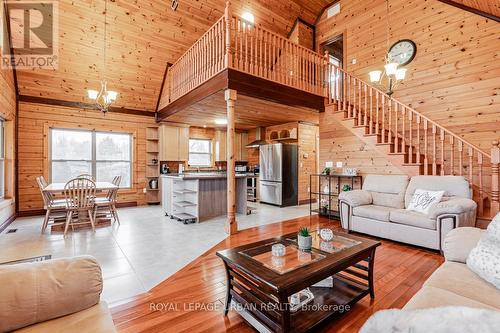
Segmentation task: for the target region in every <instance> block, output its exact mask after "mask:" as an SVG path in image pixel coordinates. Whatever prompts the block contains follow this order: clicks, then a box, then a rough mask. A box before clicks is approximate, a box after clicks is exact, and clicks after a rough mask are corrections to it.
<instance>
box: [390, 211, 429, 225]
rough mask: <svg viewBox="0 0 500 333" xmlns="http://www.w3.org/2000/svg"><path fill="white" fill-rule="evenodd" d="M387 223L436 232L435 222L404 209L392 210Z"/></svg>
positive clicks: (420, 214) (425, 216)
mask: <svg viewBox="0 0 500 333" xmlns="http://www.w3.org/2000/svg"><path fill="white" fill-rule="evenodd" d="M389 221H391V222H394V223H399V224H405V225H411V226H414V227H418V228H424V229H431V230H436V220H431V219H430V218H428V217H427V215H424V214H422V213H418V212H414V211H411V210H406V209H395V210H392V211H391V213H390V216H389Z"/></svg>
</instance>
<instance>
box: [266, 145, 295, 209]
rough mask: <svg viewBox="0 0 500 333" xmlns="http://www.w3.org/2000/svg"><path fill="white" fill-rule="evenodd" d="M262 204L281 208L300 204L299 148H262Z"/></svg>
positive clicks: (268, 146) (269, 146)
mask: <svg viewBox="0 0 500 333" xmlns="http://www.w3.org/2000/svg"><path fill="white" fill-rule="evenodd" d="M259 149H260V161H259V162H260V174H259V190H260V202H262V203H268V204H272V205H276V206H280V207H285V206H295V205H297V204H298V174H297V171H298V147H297V145H292V144H282V143H276V144H270V145H263V146H260V148H259Z"/></svg>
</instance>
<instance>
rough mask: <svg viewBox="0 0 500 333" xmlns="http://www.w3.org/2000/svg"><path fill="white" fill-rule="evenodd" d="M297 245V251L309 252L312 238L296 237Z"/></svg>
mask: <svg viewBox="0 0 500 333" xmlns="http://www.w3.org/2000/svg"><path fill="white" fill-rule="evenodd" d="M297 245H298V246H299V250H304V251H307V250H310V249H311V247H312V237H311V236H307V237H304V236H301V235H298V236H297Z"/></svg>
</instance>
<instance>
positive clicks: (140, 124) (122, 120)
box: [18, 102, 154, 213]
mask: <svg viewBox="0 0 500 333" xmlns="http://www.w3.org/2000/svg"><path fill="white" fill-rule="evenodd" d="M152 124H154V119H153V117H142V116H133V115H124V114H116V113H115V114H113V113H108V114H106V115H103V114H102V113H101V112H98V111H90V110H83V109H73V108H67V107H57V106H48V105H41V104H31V103H25V102H21V103H20V106H19V182H18V184H19V185H18V186H19V210H20V212H24V213H26V212H29V211H38V210H40V209H42V208H43V201H42V197H41V195H40V192H39V190H38V187H37V185H36V181H35V178H36V177H37V176H39V175H41V174H43V175H45V177H48V174H49V170H48V156H47V155H48V147H47V140H48V138H47V133H48V128H49V127H63V128H82V129H96V130H104V131H116V132H124V133H132V134H134V156H133V161H134V170H133V188H132V189H131V190H127V189H124V190H121V191H120V192H119V195H118V200H119V202H122V203H125V202H134V203H137V204H139V205H140V204H145V195H144V193H143V192H142V189H143V188H144V187H145V186H146V178H145V176H146V156H145V154H146V127H147V126H150V125H152Z"/></svg>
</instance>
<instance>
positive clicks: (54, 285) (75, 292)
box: [0, 256, 116, 333]
mask: <svg viewBox="0 0 500 333" xmlns="http://www.w3.org/2000/svg"><path fill="white" fill-rule="evenodd" d="M101 292H102V274H101V268H100V267H99V264H98V263H97V261H96V259H95V258H93V257H91V256H80V257H74V258H63V259H54V260H48V261H43V262H39V263H26V264H17V265H4V266H0V332H10V331H16V332H23V333H27V332H47V333H49V332H50V333H53V332H58V333H61V332H68V333H69V332H93V333H95V332H106V333H114V332H116V330H115V327H114V324H113V320H112V319H111V315H110V313H109V310H108V306H107V305H106V303H105V302H101V301H100V300H99V299H100V295H101Z"/></svg>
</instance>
